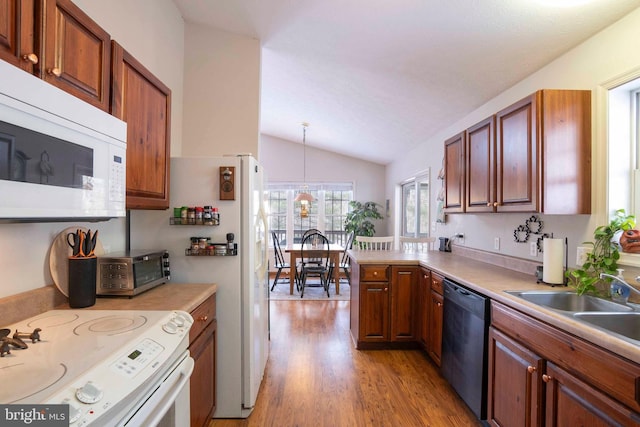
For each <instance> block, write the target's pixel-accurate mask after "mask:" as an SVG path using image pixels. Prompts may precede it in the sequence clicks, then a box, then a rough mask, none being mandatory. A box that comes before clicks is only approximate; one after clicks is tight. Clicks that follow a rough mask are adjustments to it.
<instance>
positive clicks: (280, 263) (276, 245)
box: [271, 231, 298, 291]
mask: <svg viewBox="0 0 640 427" xmlns="http://www.w3.org/2000/svg"><path fill="white" fill-rule="evenodd" d="M271 238H272V239H273V254H274V259H275V267H276V268H277V269H278V271H276V277H275V278H274V279H273V285H271V291H273V288H275V287H276V284H277V283H278V280H279V279H280V274H281V273H282V270H284V269H286V268H288V269H289V274H292V272H291V265H290V264H289V263H288V262H285V260H284V255H283V254H282V249H281V248H280V242H278V235H277V234H276V232H275V231H272V232H271ZM283 279H284V277H283ZM297 279H298V278H297V277H296V285H298V280H297ZM287 282H288V280H287Z"/></svg>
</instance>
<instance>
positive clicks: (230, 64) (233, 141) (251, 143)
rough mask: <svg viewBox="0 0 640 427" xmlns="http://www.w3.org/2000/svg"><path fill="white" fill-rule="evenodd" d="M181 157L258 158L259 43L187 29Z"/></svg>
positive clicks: (207, 30)
mask: <svg viewBox="0 0 640 427" xmlns="http://www.w3.org/2000/svg"><path fill="white" fill-rule="evenodd" d="M184 59H185V67H184V68H185V80H184V134H183V136H184V142H183V146H182V155H183V156H219V155H224V154H231V153H252V154H253V155H254V156H256V157H257V156H258V139H259V127H260V42H259V41H258V40H256V39H252V38H248V37H243V36H238V35H234V34H231V33H227V32H224V31H220V30H215V29H212V28H209V27H205V26H202V25H198V24H191V23H189V24H187V27H186V29H185V54H184Z"/></svg>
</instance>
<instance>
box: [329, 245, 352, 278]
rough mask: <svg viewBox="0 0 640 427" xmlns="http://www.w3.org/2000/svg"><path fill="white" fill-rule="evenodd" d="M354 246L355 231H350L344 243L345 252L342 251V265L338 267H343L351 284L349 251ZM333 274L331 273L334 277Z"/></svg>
mask: <svg viewBox="0 0 640 427" xmlns="http://www.w3.org/2000/svg"><path fill="white" fill-rule="evenodd" d="M352 246H353V233H349V235H348V236H347V241H346V242H345V244H344V252H343V253H342V258H341V259H340V265H339V266H338V268H341V269H342V271H343V272H344V275H345V277H346V278H347V283H349V286H351V258H349V254H348V253H347V251H348V250H349V249H351V247H352ZM332 276H333V274H331V275H330V277H332Z"/></svg>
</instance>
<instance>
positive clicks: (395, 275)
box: [351, 262, 420, 348]
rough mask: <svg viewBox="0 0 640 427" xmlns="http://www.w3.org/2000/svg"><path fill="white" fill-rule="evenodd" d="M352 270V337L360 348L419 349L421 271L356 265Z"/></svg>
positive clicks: (407, 268)
mask: <svg viewBox="0 0 640 427" xmlns="http://www.w3.org/2000/svg"><path fill="white" fill-rule="evenodd" d="M351 268H352V277H351V281H352V283H351V335H352V338H353V340H354V342H355V344H356V347H357V348H385V347H386V348H389V347H404V348H406V347H411V348H415V347H418V328H419V322H418V300H417V296H418V290H419V289H418V287H419V274H420V267H418V266H395V265H371V264H366V265H359V264H357V263H355V262H352V266H351Z"/></svg>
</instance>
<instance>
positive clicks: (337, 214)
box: [266, 182, 353, 245]
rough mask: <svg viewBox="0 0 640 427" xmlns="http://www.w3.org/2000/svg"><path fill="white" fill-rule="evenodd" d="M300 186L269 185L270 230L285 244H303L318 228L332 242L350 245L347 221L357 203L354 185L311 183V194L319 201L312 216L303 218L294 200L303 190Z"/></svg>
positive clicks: (298, 184) (280, 183) (279, 183)
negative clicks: (352, 203) (304, 237)
mask: <svg viewBox="0 0 640 427" xmlns="http://www.w3.org/2000/svg"><path fill="white" fill-rule="evenodd" d="M301 187H302V185H301V184H300V183H286V182H272V183H269V184H267V190H266V193H267V196H266V198H267V200H268V209H269V212H268V213H267V215H268V218H269V227H270V229H271V231H274V232H275V233H276V235H277V236H278V239H279V242H280V244H281V245H286V244H287V242H291V241H293V242H294V243H299V242H300V240H301V239H302V235H303V234H304V232H305V231H307V230H308V229H310V228H317V229H318V230H320V231H321V232H322V233H323V234H325V235H326V236H327V238H328V239H329V241H330V242H332V243H337V244H340V245H342V244H344V243H346V236H345V233H344V219H345V217H346V215H347V212H348V210H349V202H350V201H351V200H353V184H352V183H316V184H308V185H307V190H306V191H307V192H308V193H309V194H311V195H312V196H313V197H314V199H315V201H314V202H313V203H311V209H310V210H309V216H308V217H306V218H301V217H300V203H295V202H294V199H295V198H296V195H297V194H298V192H299V191H300V188H301Z"/></svg>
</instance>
